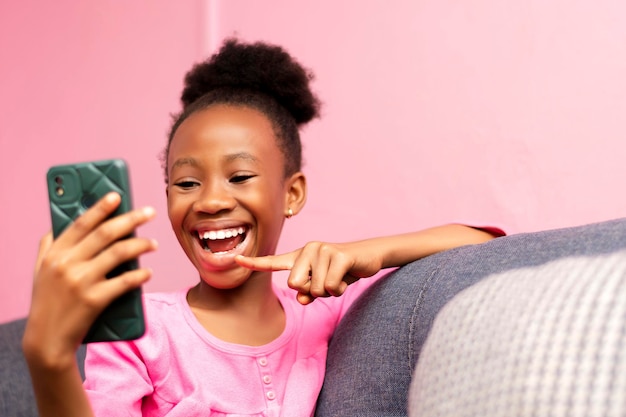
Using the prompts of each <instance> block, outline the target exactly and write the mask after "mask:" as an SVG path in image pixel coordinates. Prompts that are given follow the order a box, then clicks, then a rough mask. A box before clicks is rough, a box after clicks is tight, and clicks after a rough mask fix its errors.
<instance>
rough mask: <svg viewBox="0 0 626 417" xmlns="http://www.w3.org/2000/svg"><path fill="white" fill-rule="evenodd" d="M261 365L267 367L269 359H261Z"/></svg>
mask: <svg viewBox="0 0 626 417" xmlns="http://www.w3.org/2000/svg"><path fill="white" fill-rule="evenodd" d="M259 365H261V366H266V365H267V358H261V359H259Z"/></svg>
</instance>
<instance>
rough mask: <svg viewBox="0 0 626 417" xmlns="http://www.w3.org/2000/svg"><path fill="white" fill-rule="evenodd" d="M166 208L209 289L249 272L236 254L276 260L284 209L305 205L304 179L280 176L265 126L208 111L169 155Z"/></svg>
mask: <svg viewBox="0 0 626 417" xmlns="http://www.w3.org/2000/svg"><path fill="white" fill-rule="evenodd" d="M167 163H168V178H169V181H168V185H167V204H168V212H169V217H170V222H171V224H172V228H173V229H174V232H175V234H176V237H177V238H178V241H179V243H180V245H181V246H182V248H183V250H184V251H185V253H186V254H187V256H188V257H189V259H190V260H191V262H192V263H193V264H194V265H195V267H196V268H197V269H198V271H199V272H200V276H201V277H202V279H203V280H204V281H205V282H206V283H207V284H209V285H211V286H212V287H215V288H223V289H227V288H235V287H237V286H239V285H241V284H242V283H244V282H245V281H246V280H247V279H248V277H249V276H250V274H251V272H250V271H249V270H247V269H245V268H242V267H239V266H238V265H237V264H236V263H235V262H234V257H235V255H237V254H242V255H246V256H263V255H271V254H274V252H275V249H276V245H277V243H278V239H279V237H280V233H281V230H282V226H283V222H284V218H285V213H286V212H287V210H288V209H289V208H291V209H292V210H293V211H294V212H297V211H299V209H300V208H301V206H302V205H303V204H304V199H305V194H306V190H305V183H304V177H303V175H302V173H296V174H294V175H292V176H291V177H288V178H285V176H284V170H283V167H284V157H283V155H282V153H281V152H280V150H279V149H278V146H277V143H276V137H275V135H274V131H273V129H272V125H271V123H270V121H269V120H268V119H267V117H265V116H264V115H263V114H262V113H261V112H259V111H257V110H254V109H250V108H247V107H235V106H229V105H214V106H212V107H209V108H207V109H205V110H201V111H199V112H197V113H194V114H192V115H191V116H189V117H188V118H187V119H186V120H185V121H184V122H183V123H182V124H181V125H180V126H179V127H178V129H177V131H176V133H175V134H174V137H173V139H172V142H171V144H170V148H169V155H168V158H167Z"/></svg>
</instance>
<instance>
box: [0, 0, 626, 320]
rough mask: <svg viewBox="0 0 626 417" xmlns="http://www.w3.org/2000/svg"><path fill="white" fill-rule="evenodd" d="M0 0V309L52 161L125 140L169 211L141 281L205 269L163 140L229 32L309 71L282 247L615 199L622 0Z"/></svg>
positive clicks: (40, 218)
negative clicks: (302, 187)
mask: <svg viewBox="0 0 626 417" xmlns="http://www.w3.org/2000/svg"><path fill="white" fill-rule="evenodd" d="M6 3H7V2H3V3H2V4H0V54H1V58H0V75H1V76H0V92H1V94H0V149H1V151H0V186H1V188H0V189H1V190H2V204H0V214H1V215H0V228H1V230H2V237H3V239H2V240H1V241H0V264H2V266H3V269H4V273H3V274H2V278H0V321H5V320H9V319H13V318H17V317H20V316H23V315H25V314H26V313H27V311H28V304H29V298H30V290H31V279H32V278H31V270H32V265H33V262H34V259H35V254H36V250H37V244H38V241H39V238H40V236H41V235H42V234H43V233H45V231H46V230H47V229H48V228H49V214H48V209H47V203H46V191H45V182H44V176H45V171H46V169H47V167H48V166H49V165H51V164H54V163H60V162H69V161H77V160H86V159H94V158H107V157H115V156H120V157H123V158H125V159H127V160H128V161H129V163H130V165H131V169H132V172H131V174H132V182H133V187H134V191H135V204H136V205H137V206H139V205H145V204H150V205H153V206H155V207H156V208H157V210H158V212H159V216H158V218H157V220H156V221H155V222H153V224H150V225H148V226H145V227H144V228H143V229H141V230H140V233H141V234H145V235H149V236H154V237H156V238H157V239H159V241H160V246H161V248H160V250H159V253H158V254H154V255H149V256H146V257H144V258H142V261H141V262H142V263H143V264H146V265H149V266H151V267H152V268H154V269H155V271H156V276H155V278H154V279H153V280H152V281H151V282H150V283H149V284H148V285H147V286H146V291H157V290H170V289H174V288H178V287H180V286H183V285H191V284H193V283H194V282H195V281H196V277H195V275H194V273H193V270H192V269H191V268H190V267H189V266H188V264H187V261H186V259H185V257H184V255H183V254H182V251H181V250H180V249H179V248H178V246H177V243H176V241H175V238H174V237H173V234H172V233H171V231H170V228H169V223H168V221H167V214H166V212H165V199H164V192H163V183H162V177H161V170H160V166H159V161H158V158H157V155H158V153H159V152H160V150H161V149H162V147H163V145H164V140H165V134H166V131H167V129H168V127H169V113H171V112H175V111H177V110H178V101H177V100H178V94H179V90H180V87H181V81H182V77H183V75H184V73H185V72H186V71H187V69H188V68H189V67H190V66H191V64H192V63H194V62H196V61H197V60H199V59H201V58H202V57H204V56H205V55H207V54H208V53H210V52H213V51H214V50H215V49H216V48H217V47H218V46H219V44H220V43H221V40H222V39H223V38H224V37H226V36H230V35H233V34H238V35H239V36H240V37H241V38H243V39H246V40H257V39H260V40H266V41H270V42H277V43H280V44H282V45H284V46H285V47H286V48H287V49H289V50H290V51H291V52H292V53H293V54H294V55H295V56H297V57H298V58H299V59H300V61H301V62H302V63H304V64H305V65H306V66H308V67H310V68H311V69H312V70H313V71H314V72H315V74H316V81H315V84H314V86H315V88H316V90H317V91H318V94H319V95H320V97H321V99H322V100H323V102H324V103H325V105H324V109H323V117H322V118H321V119H320V120H317V121H315V122H313V123H312V124H311V125H310V126H308V127H307V128H306V129H305V131H304V133H303V140H304V144H305V145H304V146H305V158H306V165H305V172H306V173H307V175H308V178H309V187H310V189H309V202H308V204H307V207H306V208H305V210H304V211H303V212H302V213H301V214H300V215H298V216H297V217H295V218H293V219H291V220H290V221H289V222H288V223H287V226H286V229H285V234H284V237H283V240H282V242H281V247H280V249H281V250H288V249H292V248H294V247H295V246H297V245H301V244H303V243H305V242H306V241H308V240H313V239H321V240H348V239H357V238H362V237H366V236H371V235H378V234H386V233H395V232H403V231H408V230H413V229H419V228H424V227H428V226H431V225H435V224H441V223H447V222H451V221H467V222H472V223H475V224H476V223H489V224H495V225H500V226H502V227H504V228H505V229H506V230H507V231H508V232H509V233H518V232H527V231H536V230H544V229H550V228H557V227H567V226H575V225H579V224H584V223H590V222H595V221H602V220H608V219H612V218H617V217H623V216H624V213H625V212H626V195H625V194H624V193H623V192H622V189H623V187H620V185H621V184H622V181H623V178H625V177H626V164H624V163H623V159H624V156H625V155H626V141H624V140H623V139H622V136H623V135H624V133H625V131H626V128H625V127H624V123H623V118H624V114H626V78H625V77H624V76H623V74H624V73H625V70H626V55H624V53H623V52H624V47H625V46H626V5H624V4H622V3H621V2H617V1H611V0H598V1H595V2H588V1H582V0H574V1H567V2H566V1H563V0H556V1H552V2H547V3H546V2H542V1H539V0H531V1H528V2H516V1H512V0H505V1H503V0H476V1H473V2H465V3H463V2H453V1H445V0H444V1H441V0H437V1H435V0H425V1H420V2H414V1H410V0H397V1H395V2H394V3H393V7H389V6H385V5H383V3H382V2H379V1H374V0H367V1H364V0H359V1H356V0H345V1H341V2H334V1H318V2H306V3H304V2H292V1H287V0H266V1H263V2H259V1H252V0H205V1H201V0H193V1H192V0H188V1H183V2H170V1H167V0H150V1H148V0H142V1H139V0H137V1H134V2H123V3H120V2H115V1H112V0H108V1H100V2H96V3H92V2H81V1H78V0H62V1H57V2H54V4H47V3H45V2H44V3H41V2H35V1H34V0H26V1H23V2H14V3H12V4H10V5H8V4H6Z"/></svg>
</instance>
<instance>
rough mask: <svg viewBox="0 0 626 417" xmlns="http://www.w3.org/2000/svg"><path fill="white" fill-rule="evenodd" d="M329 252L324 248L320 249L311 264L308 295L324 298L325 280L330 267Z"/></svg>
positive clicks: (326, 294) (325, 293)
mask: <svg viewBox="0 0 626 417" xmlns="http://www.w3.org/2000/svg"><path fill="white" fill-rule="evenodd" d="M331 261H332V257H331V252H329V250H328V249H325V248H324V247H320V248H319V249H318V250H317V251H316V254H315V258H314V259H313V260H312V263H311V285H310V288H309V293H310V294H311V295H312V296H313V297H326V296H328V293H327V292H326V280H327V278H328V272H329V270H330V267H331Z"/></svg>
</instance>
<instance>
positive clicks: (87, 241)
mask: <svg viewBox="0 0 626 417" xmlns="http://www.w3.org/2000/svg"><path fill="white" fill-rule="evenodd" d="M154 216H155V211H154V209H153V208H152V207H143V208H141V209H137V210H133V211H131V212H128V213H126V214H122V215H119V216H116V217H114V218H112V219H110V220H108V221H106V222H104V223H102V224H100V225H99V226H98V227H97V228H96V229H95V230H94V231H93V232H92V233H90V234H89V235H87V236H86V237H85V238H84V240H83V242H82V244H81V246H80V248H75V250H76V253H78V254H79V255H78V256H79V257H80V258H81V259H89V258H92V257H94V256H96V255H97V254H98V253H100V252H101V251H103V250H104V249H105V248H106V247H108V246H109V245H111V244H113V243H114V242H115V241H119V240H120V239H121V240H126V239H124V238H125V237H126V236H129V235H130V234H131V233H133V232H134V230H135V229H136V228H137V227H139V226H141V225H143V224H144V223H146V222H148V221H149V220H151V219H152V218H153V217H154Z"/></svg>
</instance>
